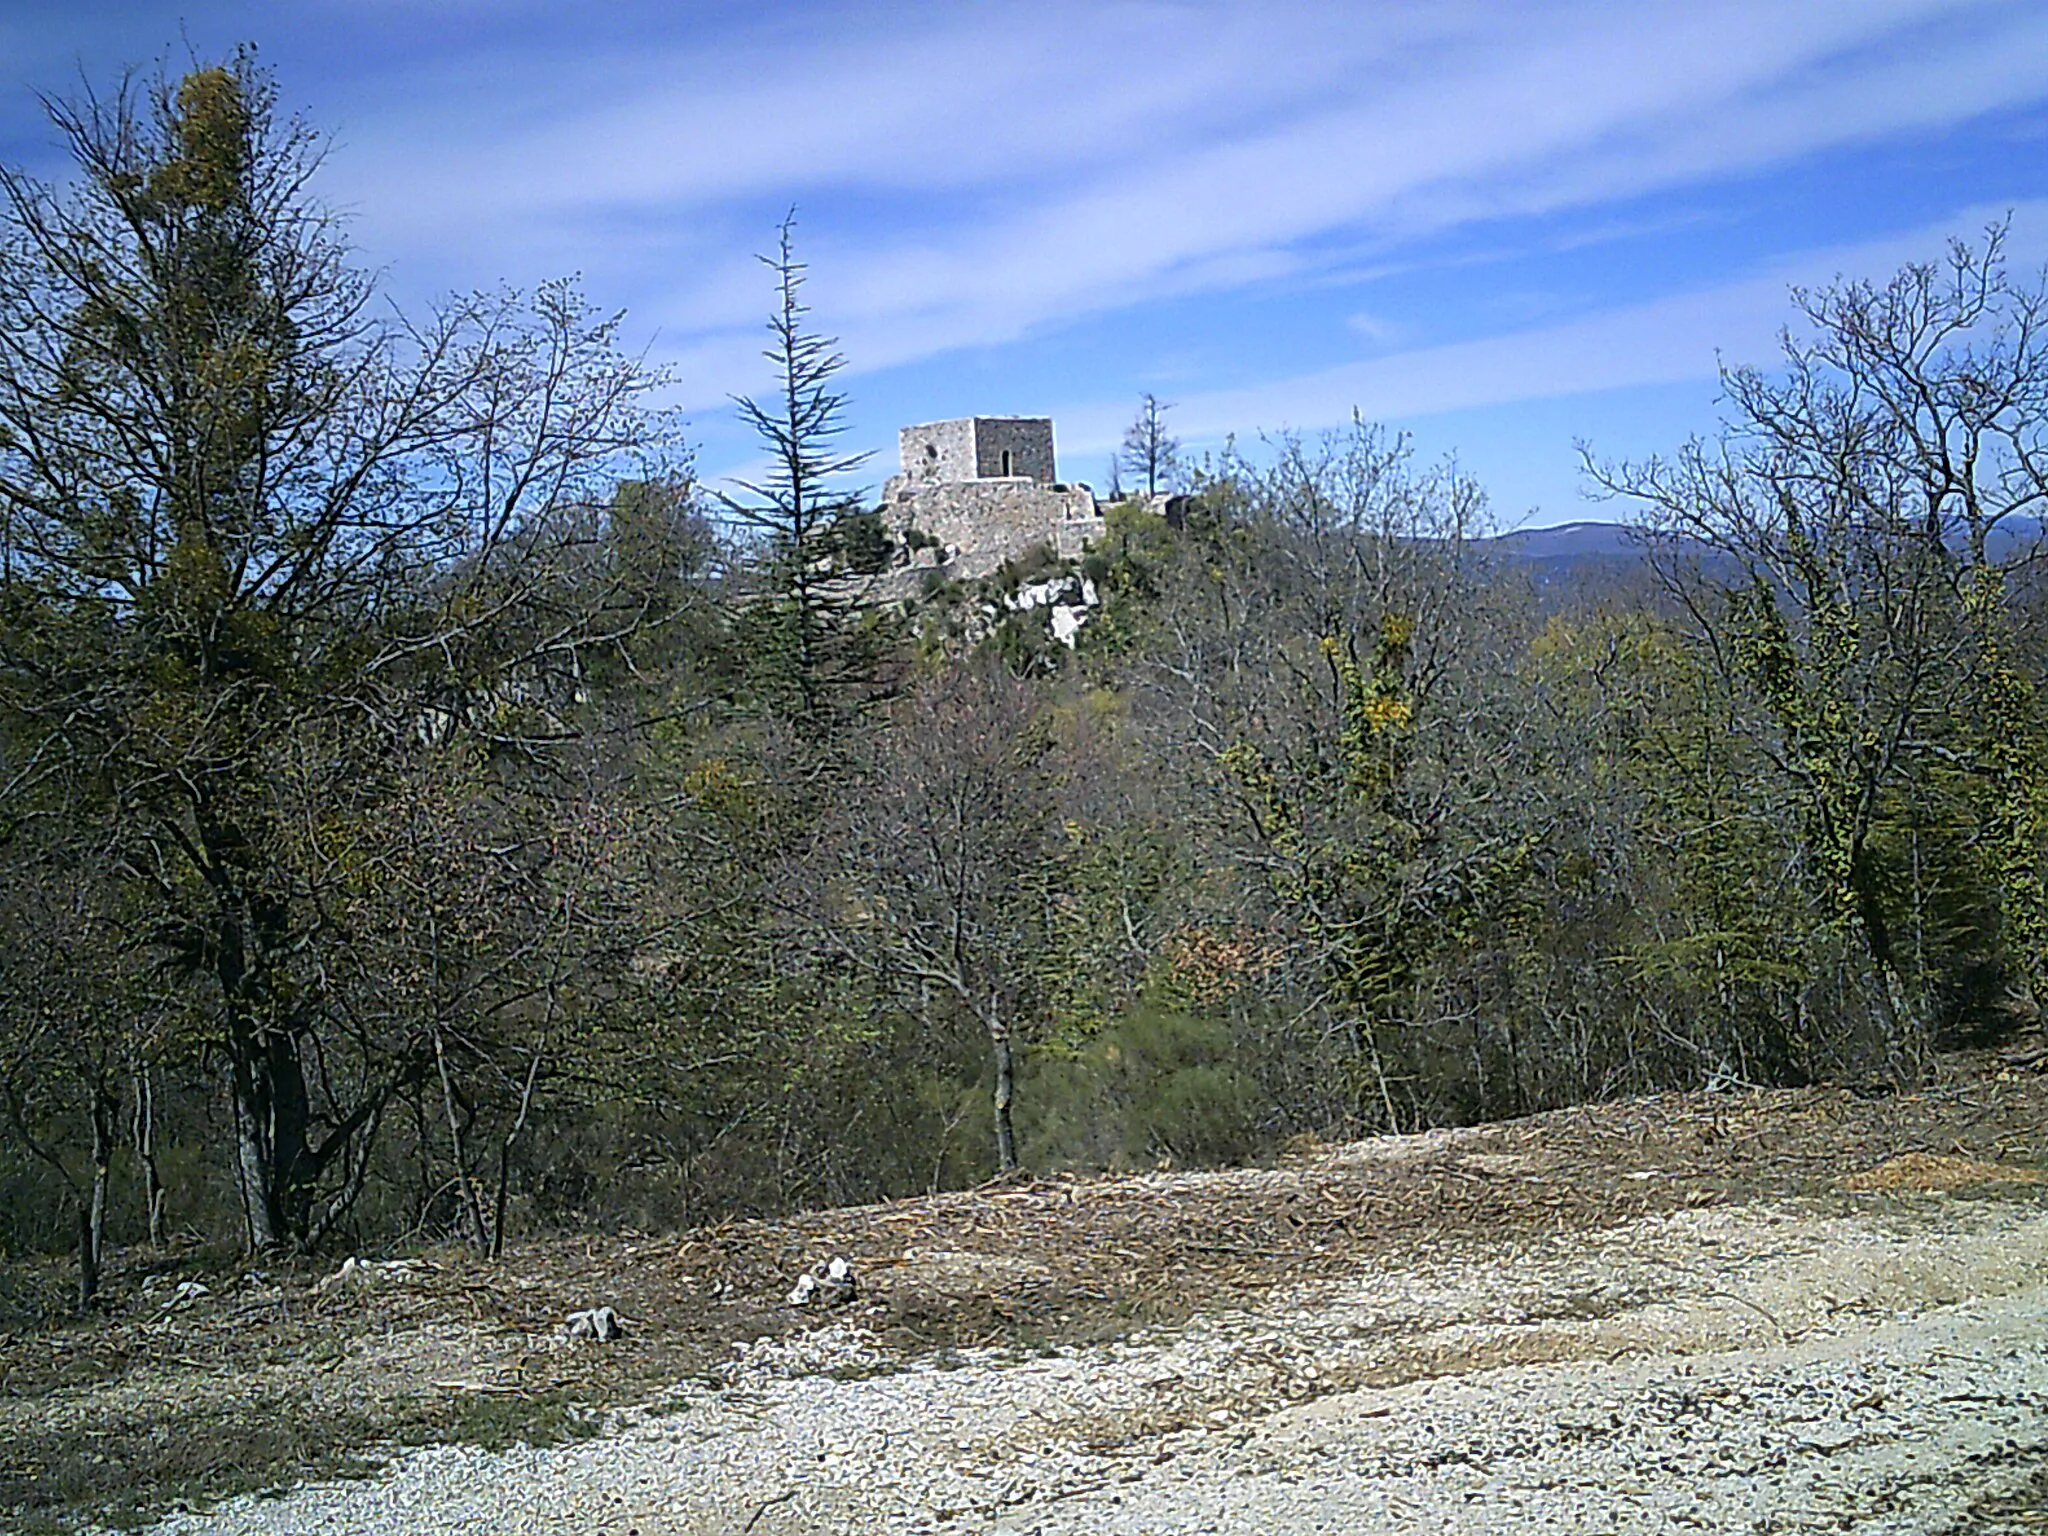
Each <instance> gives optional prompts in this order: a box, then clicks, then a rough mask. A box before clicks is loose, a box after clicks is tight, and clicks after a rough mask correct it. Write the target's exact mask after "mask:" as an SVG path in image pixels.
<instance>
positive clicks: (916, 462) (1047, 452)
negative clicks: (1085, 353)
mask: <svg viewBox="0 0 2048 1536" xmlns="http://www.w3.org/2000/svg"><path fill="white" fill-rule="evenodd" d="M897 439H898V444H899V447H900V449H901V452H902V455H903V470H902V473H900V474H896V475H891V476H890V477H889V479H888V481H887V483H886V484H884V486H883V487H882V518H883V521H884V522H885V523H886V524H887V525H888V526H889V528H890V531H891V533H892V534H893V535H894V536H895V537H896V539H897V540H898V541H899V543H900V542H902V541H903V536H904V533H905V532H906V531H907V530H909V529H913V528H914V529H916V530H918V531H919V532H920V533H922V534H924V535H925V536H926V538H928V539H934V540H936V541H937V547H936V548H935V549H932V548H927V549H924V550H920V551H919V558H917V559H916V561H915V563H917V564H921V565H927V566H932V567H936V568H938V569H940V570H942V571H943V572H944V573H945V574H946V575H948V576H951V577H955V578H973V577H978V576H986V575H988V574H989V573H990V572H991V571H993V570H995V569H996V567H997V566H999V565H1001V564H1002V563H1003V562H1004V561H1005V560H1011V559H1016V558H1018V557H1019V556H1022V555H1026V554H1028V553H1029V552H1030V551H1031V550H1033V549H1034V548H1036V547H1038V546H1040V545H1044V546H1047V547H1049V548H1050V549H1051V550H1052V551H1053V552H1054V553H1055V554H1057V555H1059V556H1061V557H1062V558H1063V559H1069V560H1072V559H1078V558H1079V557H1080V555H1081V552H1082V549H1083V546H1084V545H1086V543H1087V542H1088V540H1090V539H1093V538H1098V537H1100V536H1101V534H1102V531H1103V521H1102V515H1101V512H1100V510H1099V509H1098V508H1097V507H1096V505H1095V493H1094V492H1093V491H1091V490H1090V489H1089V488H1088V487H1087V486H1085V485H1066V484H1063V483H1061V481H1060V479H1059V476H1058V474H1057V473H1056V471H1055V468H1054V461H1053V446H1052V421H1051V419H1050V418H1049V417H1045V416H969V417H966V418H964V419H962V420H959V421H931V422H926V423H924V424H923V425H921V426H915V427H905V428H903V430H902V431H901V432H899V433H898V434H897Z"/></svg>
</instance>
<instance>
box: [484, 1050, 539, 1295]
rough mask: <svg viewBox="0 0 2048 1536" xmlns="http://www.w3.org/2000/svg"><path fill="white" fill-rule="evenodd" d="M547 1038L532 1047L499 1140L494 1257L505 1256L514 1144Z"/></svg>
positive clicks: (529, 1106)
mask: <svg viewBox="0 0 2048 1536" xmlns="http://www.w3.org/2000/svg"><path fill="white" fill-rule="evenodd" d="M547 1046H548V1040H547V1036H546V1035H542V1036H541V1038H540V1043H539V1044H537V1045H535V1046H534V1048H533V1058H532V1060H530V1061H528V1062H527V1064H526V1082H525V1084H524V1085H523V1086H522V1087H521V1088H520V1090H519V1114H518V1115H517V1117H516V1118H514V1120H513V1121H512V1128H511V1129H510V1130H508V1131H506V1132H505V1135H504V1138H503V1139H502V1140H501V1141H500V1142H499V1143H498V1189H497V1194H496V1197H495V1198H494V1199H493V1200H492V1202H491V1257H492V1258H494V1259H497V1258H502V1257H504V1253H505V1206H506V1203H507V1200H508V1199H509V1197H510V1193H509V1192H510V1190H511V1187H512V1144H513V1143H514V1142H516V1141H517V1140H519V1135H520V1133H521V1132H522V1131H524V1130H525V1129H526V1117H527V1115H528V1114H530V1113H531V1112H532V1110H533V1089H534V1085H535V1084H536V1083H538V1082H539V1081H540V1063H541V1058H542V1057H543V1056H544V1055H545V1054H546V1052H547Z"/></svg>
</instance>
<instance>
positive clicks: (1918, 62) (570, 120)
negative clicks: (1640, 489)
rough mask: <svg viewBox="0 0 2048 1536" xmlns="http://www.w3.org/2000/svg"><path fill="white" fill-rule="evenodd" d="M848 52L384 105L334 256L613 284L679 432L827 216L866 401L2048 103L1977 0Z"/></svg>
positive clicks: (1000, 26) (1228, 23) (589, 70)
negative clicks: (776, 219)
mask: <svg viewBox="0 0 2048 1536" xmlns="http://www.w3.org/2000/svg"><path fill="white" fill-rule="evenodd" d="M842 23H843V24H841V25H835V26H824V27H819V28H818V29H817V32H818V35H819V39H820V40H816V41H812V40H808V39H806V38H797V37H793V36H792V35H790V33H789V32H788V31H787V30H777V31H756V32H753V33H734V34H729V35H726V36H725V37H723V38H722V39H719V38H714V39H712V40H711V41H710V44H709V46H708V47H706V48H705V49H703V50H702V51H698V52H692V51H678V49H676V48H675V47H674V46H672V45H660V44H657V45H655V46H651V47H649V48H648V49H646V50H644V51H643V53H642V55H641V56H639V57H629V56H626V55H622V54H621V53H619V52H617V51H615V50H614V51H609V52H605V51H600V52H599V53H597V54H594V55H590V56H586V57H582V58H580V59H578V60H576V61H574V62H573V64H571V65H565V66H564V68H563V69H561V70H559V71H557V72H555V73H554V74H553V75H551V76H549V77H548V78H547V79H546V81H545V84H535V85H533V86H532V87H531V89H525V88H522V87H520V86H519V85H518V83H517V81H516V80H515V81H514V83H513V84H511V85H507V84H505V83H504V81H505V76H506V71H505V70H503V69H499V70H495V71H493V72H492V78H493V85H494V88H495V89H497V90H499V91H500V92H501V94H502V95H503V96H504V97H505V101H504V102H503V103H502V104H500V105H499V106H497V107H495V108H491V109H488V110H486V109H483V108H481V107H480V105H479V101H478V98H477V94H476V93H475V92H466V91H464V90H462V89H460V88H459V87H457V86H456V85H455V84H454V83H453V82H446V83H445V84H446V88H445V89H441V90H435V91H429V92H425V93H424V94H425V95H426V96H427V97H428V98H429V101H428V104H427V105H425V106H417V105H416V106H411V107H400V106H396V105H394V106H393V107H392V108H391V109H390V110H389V111H388V112H387V113H386V114H385V115H383V116H382V117H380V118H378V119H377V120H375V121H374V122H372V123H370V124H367V125H364V126H360V127H357V128H355V129H353V130H352V131H351V132H350V135H349V138H350V143H351V149H350V158H351V159H352V160H355V161H358V162H360V163H359V164H358V166H357V168H356V169H355V170H354V171H353V172H351V180H352V182H353V188H352V190H354V191H355V192H356V195H357V199H358V200H359V201H360V203H361V205H362V206H363V208H364V209H365V210H366V213H367V218H366V223H365V226H364V232H365V235H366V237H367V238H369V239H370V240H371V241H372V243H373V244H375V245H378V246H382V247H388V248H390V249H392V250H393V251H394V252H395V253H397V254H399V255H401V256H405V255H406V254H407V253H431V257H430V259H431V262H432V263H433V265H434V267H435V269H436V271H442V270H448V269H453V268H461V267H474V266H476V265H477V264H478V263H482V262H492V261H495V262H497V263H498V264H499V271H500V272H504V273H509V274H512V275H515V276H516V275H522V274H537V273H540V272H546V271H551V270H559V269H561V268H563V267H568V266H574V267H581V268H584V269H591V270H594V271H595V272H596V273H597V274H599V275H600V276H603V277H607V278H611V277H619V276H622V275H630V279H631V282H632V285H633V286H634V287H635V288H636V289H637V290H638V291H639V292H640V293H641V295H642V298H641V301H640V307H639V318H640V319H641V320H642V321H643V322H646V323H652V324H656V325H659V326H660V328H661V329H662V332H663V334H664V336H666V337H668V338H670V341H671V342H672V344H674V345H675V346H676V348H677V355H678V357H679V359H680V360H681V361H682V362H683V363H684V365H685V367H684V372H685V388H684V393H685V397H686V398H688V399H691V400H708V399H711V398H714V397H716V396H722V395H723V393H724V392H725V391H726V390H727V389H729V388H731V387H732V381H731V380H730V379H729V378H725V377H722V376H714V375H713V374H712V373H710V372H708V371H703V370H701V369H700V367H699V364H700V362H703V363H708V362H710V361H712V360H713V359H716V358H719V357H722V356H725V355H728V354H729V352H730V349H728V348H724V347H721V346H717V345H711V344H710V343H711V341H712V338H713V337H714V336H715V335H716V334H717V333H719V332H721V331H725V330H731V329H738V330H740V331H742V332H746V333H749V334H750V333H751V330H752V327H753V324H754V322H755V319H756V317H757V316H758V313H759V310H760V305H761V293H762V284H761V280H760V274H759V272H758V270H757V269H756V268H755V267H754V265H753V263H752V262H751V260H750V259H748V254H747V253H748V252H749V251H751V250H752V249H755V248H758V246H759V244H761V243H762V241H763V238H764V235H765V229H764V228H763V227H762V226H763V225H764V223H765V220H766V218H768V217H770V216H772V215H771V214H770V213H769V210H770V209H775V208H779V207H780V206H782V205H784V204H785V203H786V202H788V201H790V200H804V199H816V200H818V201H819V202H821V203H825V204H828V205H830V206H831V207H833V208H834V209H835V210H836V214H835V217H834V218H833V219H832V220H831V221H830V222H829V223H821V222H819V221H816V220H814V221H813V223H812V227H811V228H810V229H809V230H807V232H806V239H807V244H806V250H807V253H808V254H810V255H811V256H812V258H813V259H814V261H815V262H816V264H817V266H818V268H819V270H820V272H821V273H829V297H830V315H831V319H832V323H833V325H834V326H835V328H837V329H839V330H841V331H842V333H843V334H844V335H845V336H846V338H847V341H848V345H849V350H850V352H851V353H852V354H853V355H854V356H856V357H857V359H858V360H859V363H860V365H861V366H862V367H863V368H881V367H888V366H892V365H896V364H900V363H903V362H907V361H911V360H914V359H916V358H920V357H924V356H928V355H930V354H932V353H935V352H941V351H944V350H947V349H949V348H955V347H960V346H968V345H988V344H995V343H1001V342H1005V341H1008V340H1012V339H1014V338H1016V337H1018V336H1020V335H1023V334H1026V333H1027V332H1029V331H1031V330H1032V329H1033V328H1035V327H1043V326H1045V325H1048V324H1064V323H1071V322H1072V321H1074V320H1076V319H1077V318H1081V317H1085V316H1087V315H1090V314H1095V313H1100V312H1103V311H1105V310H1112V309H1115V308H1118V307H1120V306H1124V305H1128V304H1131V303H1134V302H1140V301H1145V300H1153V299H1158V298H1162V297H1173V296H1178V295H1186V294H1192V293H1217V292H1222V291H1226V290H1232V289H1238V288H1242V287H1244V286H1246V285H1248V284H1254V283H1270V282H1272V281H1273V280H1275V279H1279V278H1285V277H1297V278H1298V277H1302V276H1305V275H1308V274H1312V273H1313V272H1315V271H1316V270H1317V269H1318V266H1319V263H1321V262H1323V261H1325V260H1327V257H1326V256H1324V255H1320V254H1319V249H1320V247H1321V246H1322V245H1323V244H1326V243H1341V244H1343V245H1344V246H1345V247H1346V248H1347V249H1348V250H1350V251H1351V252H1353V253H1356V252H1358V251H1359V250H1361V249H1366V250H1378V251H1381V252H1383V253H1391V252H1395V251H1398V250H1399V248H1400V247H1401V246H1402V245H1403V243H1404V242H1412V241H1414V240H1415V239H1417V238H1419V237H1422V236H1427V235H1430V234H1433V233H1437V232H1441V231H1443V230H1445V229H1448V228H1452V227H1456V226H1460V225H1465V224H1471V223H1475V222H1483V221H1488V220H1497V219H1502V218H1507V217H1513V216H1528V215H1540V214H1545V213H1550V212H1555V211H1557V210H1561V209H1583V208H1593V207H1598V206H1600V205H1602V204H1605V203H1610V202H1614V201H1617V200H1621V199H1625V198H1628V197H1631V196H1637V195H1640V194H1643V193H1645V192H1651V191H1656V190H1659V189H1662V188H1667V187H1671V186H1674V185H1681V184H1686V183H1691V182H1698V181H1700V180H1702V179H1706V178H1713V177H1717V176H1728V175H1734V174H1743V173H1747V172H1752V171H1755V170H1756V169H1758V168H1760V167H1763V166H1766V165H1769V164H1772V163H1776V162H1779V161H1782V160H1785V159H1788V158H1791V157H1794V156H1798V155H1801V154H1806V153H1811V152H1813V151H1815V150H1818V149H1824V148H1828V147H1831V146H1840V145H1844V144H1851V143H1856V142H1859V141H1862V140H1865V139H1868V138H1871V137H1873V136H1881V135H1885V134H1892V133H1903V132H1907V131H1912V130H1917V129H1925V128H1928V127H1932V126H1941V125H1945V124H1951V123H1955V122H1960V121H1964V120H1967V119H1968V118H1969V117H1971V116H1973V115H1977V114H1981V113H1984V112H1987V111H1991V110H1994V109H1997V108H1999V107H2002V106H2007V105H2011V104H2013V103H2015V102H2021V101H2028V100H2036V99H2040V98H2042V97H2043V96H2048V12H2044V11H2043V10H2042V9H2041V8H2040V7H2039V6H2035V5H2026V4H2014V3H1999V0H1982V3H1970V0H1963V3H1958V0H1818V3H1810V4H1804V5H1800V6H1783V5H1781V4H1777V3H1774V0H1773V3H1765V0H1710V3H1700V4H1690V5H1687V6H1684V7H1645V6H1635V5H1629V6H1603V5H1586V4H1563V3H1530V4H1517V5H1505V4H1479V3H1472V0H1467V3H1463V4H1455V3H1454V4H1447V5H1434V6H1431V5H1420V4H1413V5H1407V4H1404V5H1378V6H1369V7H1355V8H1332V7H1327V6H1321V5H1308V4H1295V5H1291V6H1281V5H1267V6H1263V7H1258V8H1252V7H1247V6H1240V5H1228V4H1195V3H1179V4H1173V3H1163V0H1160V3H1148V4H1122V5H1107V6H1092V5H1078V4H1051V5H1037V6H1029V7H1026V6H1019V5H984V6H976V7H973V8H971V9H960V8H954V7H925V8H911V9H906V10H896V9H890V10H887V11H858V12H852V11H850V12H847V13H845V15H844V17H843V18H842ZM420 84H421V83H420V82H418V81H415V82H414V84H413V89H414V90H415V91H416V92H417V91H418V90H419V88H420ZM421 144H432V145H433V146H434V152H433V153H432V154H422V153H420V152H419V146H420V145H421ZM487 275H489V276H497V275H499V272H489V273H488V274H487ZM823 291H824V290H823V289H821V290H820V292H821V293H822V292H823Z"/></svg>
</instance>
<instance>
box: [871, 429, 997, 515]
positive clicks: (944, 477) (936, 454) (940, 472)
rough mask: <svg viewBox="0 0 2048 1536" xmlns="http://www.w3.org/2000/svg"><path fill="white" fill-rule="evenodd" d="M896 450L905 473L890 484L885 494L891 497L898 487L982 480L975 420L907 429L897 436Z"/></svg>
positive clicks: (893, 479)
mask: <svg viewBox="0 0 2048 1536" xmlns="http://www.w3.org/2000/svg"><path fill="white" fill-rule="evenodd" d="M896 447H897V451H898V453H900V454H901V455H902V464H903V473H902V474H900V475H897V476H894V477H892V478H891V480H890V481H889V489H888V491H887V492H885V494H888V495H891V496H892V497H893V495H894V492H895V489H896V487H897V486H898V485H899V484H901V485H907V486H921V485H937V484H944V483H948V482H952V481H959V480H976V479H979V478H980V477H981V471H980V469H979V467H978V465H979V459H978V457H977V455H976V453H975V431H974V418H972V417H968V418H967V419H965V420H963V421H927V422H925V423H923V424H922V425H920V426H915V427H905V428H904V429H903V430H902V431H900V432H898V433H897V434H896Z"/></svg>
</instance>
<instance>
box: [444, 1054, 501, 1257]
mask: <svg viewBox="0 0 2048 1536" xmlns="http://www.w3.org/2000/svg"><path fill="white" fill-rule="evenodd" d="M434 1066H435V1068H436V1070H438V1071H439V1072H440V1074H441V1110H442V1113H443V1114H444V1115H445V1116H446V1117H447V1120H448V1149H449V1151H450V1153H452V1154H453V1156H454V1158H455V1196H456V1199H457V1200H459V1201H460V1202H461V1205H462V1214H463V1215H464V1216H466V1217H467V1218H468V1219H469V1239H470V1242H471V1243H472V1244H473V1245H474V1246H475V1248H476V1251H477V1252H478V1253H488V1252H490V1247H491V1242H490V1238H489V1236H488V1235H487V1234H486V1233H485V1232H484V1211H483V1206H482V1204H481V1203H480V1202H479V1201H478V1199H477V1192H476V1185H475V1184H474V1183H472V1182H471V1180H470V1177H469V1151H468V1148H466V1147H465V1146H464V1145H463V1142H462V1117H461V1116H460V1115H458V1114H457V1113H456V1112H455V1083H454V1080H453V1079H452V1078H450V1077H449V1075H448V1053H447V1051H446V1049H445V1048H444V1047H443V1045H442V1042H441V1026H440V1025H439V1024H438V1023H437V1024H436V1025H435V1026H434Z"/></svg>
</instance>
